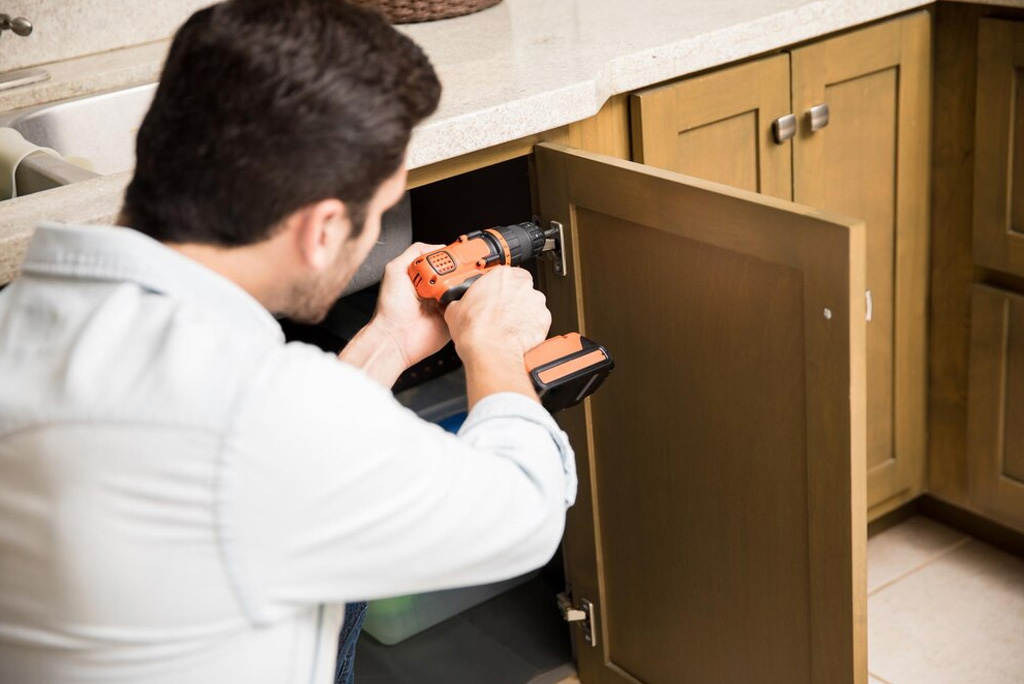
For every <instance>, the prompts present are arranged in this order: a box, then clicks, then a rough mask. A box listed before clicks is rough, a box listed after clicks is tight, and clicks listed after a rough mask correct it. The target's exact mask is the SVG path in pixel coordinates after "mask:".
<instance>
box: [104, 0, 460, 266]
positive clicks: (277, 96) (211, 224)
mask: <svg viewBox="0 0 1024 684" xmlns="http://www.w3.org/2000/svg"><path fill="white" fill-rule="evenodd" d="M440 91H441V86H440V84H439V82H438V80H437V76H436V74H435V73H434V70H433V67H431V65H430V62H429V61H428V60H427V57H426V56H425V55H424V54H423V52H422V50H420V48H419V47H418V46H417V45H416V44H415V43H413V42H412V41H411V40H410V39H408V38H407V37H405V36H404V35H402V34H401V33H399V32H398V31H396V30H395V29H394V28H392V27H391V26H390V25H389V24H388V23H387V21H386V20H385V19H384V18H383V17H381V16H380V15H378V14H376V13H374V12H372V11H369V10H365V9H362V8H359V7H353V6H352V5H349V4H348V3H346V2H344V1H343V0H230V1H229V2H225V3H222V4H218V5H214V6H212V7H209V8H207V9H204V10H200V11H199V12H196V13H195V14H194V15H192V17H191V18H190V19H189V20H188V21H187V22H186V23H185V24H184V25H183V26H182V27H181V28H180V29H179V30H178V33H177V35H176V36H175V38H174V42H173V44H172V46H171V49H170V53H169V54H168V57H167V63H166V65H165V66H164V72H163V76H162V77H161V80H160V85H159V87H158V88H157V92H156V96H155V98H154V100H153V104H152V106H151V107H150V110H149V113H148V114H147V115H146V118H145V120H144V121H143V123H142V127H141V128H140V129H139V135H138V143H137V164H136V168H135V177H134V178H133V179H132V182H131V184H130V185H129V186H128V190H127V193H126V196H125V207H124V218H125V219H126V220H127V222H128V223H129V225H130V226H131V227H133V228H135V229H137V230H139V231H141V232H143V233H146V234H147V235H149V236H151V237H153V238H155V239H157V240H160V241H162V242H171V243H185V242H196V243H204V244H213V245H222V246H239V245H247V244H253V243H256V242H260V241H262V240H264V239H266V238H268V237H270V234H271V231H272V228H273V227H274V226H276V225H277V224H278V223H279V222H280V221H281V220H282V219H284V218H285V217H286V216H288V215H289V214H291V213H292V212H294V211H296V210H298V209H300V208H302V207H304V206H307V205H309V204H311V203H314V202H317V201H319V200H323V199H329V198H337V199H340V200H342V201H343V202H345V203H346V207H347V209H348V211H349V215H350V218H351V219H352V224H353V225H352V229H353V231H354V232H355V233H358V231H359V230H361V228H362V224H363V221H364V219H365V208H366V204H367V202H368V201H369V200H370V198H372V197H373V195H374V193H375V192H376V191H377V189H378V187H379V186H380V184H381V183H382V182H383V181H384V180H385V179H387V178H388V177H389V176H391V175H392V174H393V173H394V172H395V171H396V170H397V169H398V167H399V165H400V163H401V161H402V159H403V155H404V153H405V149H406V146H407V145H408V142H409V136H410V133H411V131H412V128H413V126H415V125H416V124H417V123H418V122H419V121H420V120H422V119H423V118H425V117H426V116H429V115H430V114H431V113H432V112H433V111H434V109H435V108H436V107H437V102H438V98H439V97H440Z"/></svg>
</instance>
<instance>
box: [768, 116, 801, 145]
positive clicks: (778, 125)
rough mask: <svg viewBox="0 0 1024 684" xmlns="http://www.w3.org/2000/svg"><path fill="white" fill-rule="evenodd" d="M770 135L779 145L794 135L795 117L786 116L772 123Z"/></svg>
mask: <svg viewBox="0 0 1024 684" xmlns="http://www.w3.org/2000/svg"><path fill="white" fill-rule="evenodd" d="M772 135H774V136H775V142H776V143H777V144H779V145H781V144H782V143H784V142H786V141H787V140H789V139H791V138H792V137H793V136H795V135H796V115H794V114H786V115H785V116H780V117H779V118H778V119H776V120H775V121H772Z"/></svg>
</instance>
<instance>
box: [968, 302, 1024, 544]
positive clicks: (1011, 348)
mask: <svg viewBox="0 0 1024 684" xmlns="http://www.w3.org/2000/svg"><path fill="white" fill-rule="evenodd" d="M1022 416H1024V296H1021V295H1017V294H1012V293H1009V292H1004V291H1002V290H996V289H993V288H990V287H985V286H982V285H975V286H974V293H973V298H972V311H971V354H970V389H969V392H968V398H967V423H968V428H967V448H968V463H969V476H970V481H969V491H970V499H971V505H972V506H973V507H974V508H975V509H976V510H977V511H978V512H980V513H982V514H983V515H986V516H989V517H991V518H993V519H995V520H998V521H1000V522H1002V523H1004V524H1006V525H1010V526H1012V527H1015V528H1017V529H1018V530H1022V531H1024V420H1022Z"/></svg>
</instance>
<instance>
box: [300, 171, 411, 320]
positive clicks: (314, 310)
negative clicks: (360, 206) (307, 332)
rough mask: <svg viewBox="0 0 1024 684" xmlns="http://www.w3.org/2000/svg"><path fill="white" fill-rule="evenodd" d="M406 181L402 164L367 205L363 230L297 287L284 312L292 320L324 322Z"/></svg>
mask: <svg viewBox="0 0 1024 684" xmlns="http://www.w3.org/2000/svg"><path fill="white" fill-rule="evenodd" d="M405 180H406V168H405V163H404V162H403V163H402V165H401V166H400V167H399V169H398V170H397V171H396V172H395V173H394V174H393V175H392V176H391V177H390V178H388V179H387V180H385V181H384V182H383V183H381V185H380V187H379V188H377V192H376V193H375V194H374V196H373V197H372V198H371V199H370V202H369V203H368V204H367V206H366V220H365V222H364V224H363V229H362V231H361V232H360V233H359V234H358V235H356V236H355V237H351V236H349V237H347V238H346V239H345V241H344V243H343V244H342V245H341V247H340V249H339V250H338V253H337V256H336V257H335V260H334V263H333V264H331V265H330V266H329V267H328V268H326V269H324V270H323V272H321V273H317V274H314V275H312V276H310V278H309V279H308V280H306V281H304V282H303V283H302V284H301V285H299V286H298V287H297V288H296V291H295V297H293V300H292V301H293V304H292V306H291V307H289V308H290V309H291V310H290V311H287V312H285V313H286V314H287V315H288V316H289V317H290V318H292V319H294V320H296V321H298V322H300V323H319V322H320V321H322V320H323V319H324V317H325V316H326V315H327V312H328V311H330V309H331V307H332V306H333V305H334V303H335V302H336V301H337V300H338V298H339V297H340V296H341V293H342V292H344V291H345V286H346V285H348V284H349V282H350V281H351V280H352V278H353V277H354V276H355V274H356V271H358V270H359V266H360V265H361V264H362V263H363V261H365V260H366V257H367V256H369V254H370V252H371V251H372V250H373V247H374V245H375V244H377V240H378V238H379V237H380V229H381V219H382V217H383V215H384V212H385V211H387V210H388V209H390V208H391V207H393V206H394V205H395V204H397V203H398V201H399V200H400V199H401V198H402V193H403V192H404V191H405ZM346 221H347V219H346ZM354 230H358V226H351V228H349V230H348V233H349V235H351V232H352V231H354Z"/></svg>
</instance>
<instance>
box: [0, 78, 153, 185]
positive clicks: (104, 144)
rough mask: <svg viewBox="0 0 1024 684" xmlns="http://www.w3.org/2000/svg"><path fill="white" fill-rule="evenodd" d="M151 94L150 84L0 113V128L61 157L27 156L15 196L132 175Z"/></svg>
mask: <svg viewBox="0 0 1024 684" xmlns="http://www.w3.org/2000/svg"><path fill="white" fill-rule="evenodd" d="M155 92H156V84H155V83H150V84H146V85H141V86H136V87H133V88H125V89H121V90H115V91H111V92H106V93H100V94H93V95H86V96H82V97H76V98H71V99H68V100H62V101H59V102H52V103H48V104H43V105H37V106H32V107H26V108H24V109H19V110H14V111H11V112H5V113H3V114H0V127H7V128H12V129H14V130H15V131H17V132H18V133H20V134H21V136H22V137H24V138H25V140H27V141H28V142H30V143H32V144H34V145H38V146H39V147H43V148H49V149H52V150H55V151H56V152H57V153H58V154H60V155H61V157H60V158H58V157H55V156H53V155H51V154H47V153H45V152H35V153H32V154H30V155H29V156H28V157H26V158H25V159H24V160H23V161H22V162H21V163H20V164H19V165H18V167H17V171H16V174H15V180H16V183H17V188H18V193H17V194H18V196H23V195H27V194H31V193H34V192H40V191H42V190H48V189H51V188H55V187H60V186H64V185H69V184H71V183H76V182H79V181H83V180H88V179H90V178H95V177H97V176H106V175H110V174H115V173H120V172H124V171H130V170H131V169H132V168H133V167H134V166H135V137H136V134H137V133H138V130H139V126H140V125H141V124H142V119H143V117H145V115H146V111H147V109H148V108H149V104H150V102H151V101H152V100H153V95H154V93H155Z"/></svg>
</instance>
